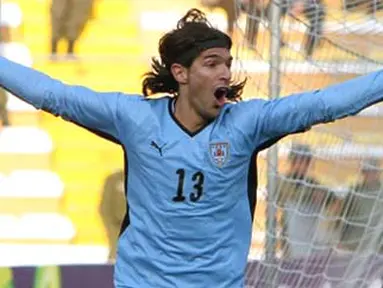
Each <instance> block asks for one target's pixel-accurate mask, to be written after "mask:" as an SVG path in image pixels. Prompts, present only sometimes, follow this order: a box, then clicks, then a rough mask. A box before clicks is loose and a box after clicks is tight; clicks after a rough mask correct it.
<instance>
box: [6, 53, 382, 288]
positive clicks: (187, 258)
mask: <svg viewBox="0 0 383 288" xmlns="http://www.w3.org/2000/svg"><path fill="white" fill-rule="evenodd" d="M0 85H1V86H3V87H4V88H6V89H7V90H10V91H11V92H13V94H15V95H18V96H19V97H20V98H21V99H24V100H25V101H27V102H29V103H31V104H32V105H34V106H35V107H36V108H39V109H43V110H45V111H48V112H50V113H52V114H54V115H58V116H61V117H62V118H64V119H66V120H69V121H71V122H74V123H76V124H78V125H81V126H83V127H86V128H87V129H89V130H92V131H94V132H96V133H99V134H102V135H106V136H107V137H109V138H112V139H114V140H115V141H116V142H118V143H120V144H121V145H122V147H123V148H124V149H125V152H126V153H125V155H126V157H127V159H126V162H127V163H128V167H127V168H128V171H129V173H128V181H127V183H128V187H127V189H128V191H129V193H128V194H129V195H128V202H129V212H128V217H127V219H126V221H125V225H124V227H123V230H122V234H121V237H120V240H119V245H118V257H117V263H116V266H115V286H116V287H118V288H123V287H124V288H125V287H131V288H146V287H151V288H152V287H156V288H157V287H164V288H167V287H179V288H189V287H190V288H199V287H201V288H206V287H214V288H219V287H230V288H234V287H243V286H244V273H245V266H246V263H247V255H248V250H249V247H250V240H251V228H252V215H253V209H254V205H255V199H256V194H255V188H256V185H254V182H255V176H256V175H254V170H253V169H250V167H251V166H252V165H251V163H252V161H251V158H252V156H253V155H256V153H257V152H259V151H260V150H262V149H264V148H266V147H268V146H269V145H270V144H272V143H274V142H275V141H277V140H278V139H280V138H281V137H283V136H286V135H287V134H291V133H297V132H301V131H305V130H307V129H309V128H310V127H311V126H312V125H314V124H317V123H322V122H329V121H333V120H335V119H337V118H342V117H345V116H347V115H351V114H355V113H357V112H358V111H360V110H361V109H363V108H365V107H367V106H369V105H371V104H373V103H376V102H378V101H381V100H382V99H383V74H382V72H376V73H371V74H369V75H366V76H363V77H360V78H357V79H354V80H351V81H348V82H346V83H343V84H340V85H336V86H332V87H330V88H328V89H325V90H321V91H315V92H309V93H303V94H297V95H293V96H290V97H285V98H281V99H278V100H273V101H264V100H251V101H245V102H241V103H238V104H227V105H225V106H224V107H223V108H222V110H221V113H220V114H219V116H218V117H217V118H216V119H215V121H213V122H211V123H210V124H208V125H207V126H206V127H203V129H201V130H200V131H198V132H195V133H193V134H191V133H188V132H187V131H186V129H184V128H183V127H182V125H181V124H180V123H178V122H177V120H176V119H175V118H174V115H173V113H172V105H173V101H174V100H172V98H168V97H165V98H162V99H158V100H146V99H144V98H143V97H140V96H134V95H124V94H123V93H97V92H94V91H92V90H89V89H86V88H84V87H78V86H69V85H65V84H63V83H61V82H59V81H56V80H53V79H51V78H49V77H47V76H45V75H43V74H41V73H39V72H36V71H34V70H31V69H29V68H25V67H23V66H20V65H18V64H15V63H12V62H10V61H8V60H5V59H4V58H0ZM253 168H254V167H253ZM253 177H254V178H253Z"/></svg>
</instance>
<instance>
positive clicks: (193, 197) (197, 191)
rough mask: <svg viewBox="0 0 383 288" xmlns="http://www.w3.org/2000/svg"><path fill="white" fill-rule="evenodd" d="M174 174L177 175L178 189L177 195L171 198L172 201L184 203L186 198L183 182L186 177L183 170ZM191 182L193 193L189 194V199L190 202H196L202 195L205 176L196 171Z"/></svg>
mask: <svg viewBox="0 0 383 288" xmlns="http://www.w3.org/2000/svg"><path fill="white" fill-rule="evenodd" d="M176 173H177V175H178V187H177V194H176V196H174V197H173V201H174V202H184V201H185V200H186V197H185V196H184V182H185V177H186V173H185V169H178V170H177V171H176ZM191 180H192V181H193V183H194V185H193V188H194V191H193V192H191V193H190V194H189V199H190V201H192V202H197V201H198V200H199V199H200V198H201V196H202V194H203V182H204V180H205V176H204V175H203V174H202V172H201V171H198V172H195V173H194V174H193V175H192V176H191Z"/></svg>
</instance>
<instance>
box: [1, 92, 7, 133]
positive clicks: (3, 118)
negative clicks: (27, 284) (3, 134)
mask: <svg viewBox="0 0 383 288" xmlns="http://www.w3.org/2000/svg"><path fill="white" fill-rule="evenodd" d="M7 102H8V95H7V92H6V91H5V90H4V89H3V88H1V87H0V123H1V126H9V118H8V109H7Z"/></svg>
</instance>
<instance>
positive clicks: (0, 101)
mask: <svg viewBox="0 0 383 288" xmlns="http://www.w3.org/2000/svg"><path fill="white" fill-rule="evenodd" d="M10 41H11V32H10V27H9V25H7V24H6V23H2V22H1V21H0V47H1V49H0V55H2V56H4V55H3V54H4V53H3V50H4V49H3V47H4V46H3V45H5V44H6V43H8V42H10ZM7 102H8V95H7V92H6V91H5V90H4V89H3V88H2V87H0V123H1V126H8V125H9V118H8V110H7Z"/></svg>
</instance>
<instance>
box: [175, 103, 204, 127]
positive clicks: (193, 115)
mask: <svg viewBox="0 0 383 288" xmlns="http://www.w3.org/2000/svg"><path fill="white" fill-rule="evenodd" d="M175 101H176V102H175V111H174V117H175V118H176V119H177V120H178V122H180V123H181V124H182V126H184V127H185V128H186V129H187V130H188V131H190V132H195V131H197V130H199V129H200V128H202V127H203V126H205V125H206V124H207V121H206V120H205V119H203V118H202V117H201V115H199V114H198V113H197V111H196V110H195V109H194V108H193V107H192V106H191V105H190V102H189V101H188V99H186V97H179V96H178V98H177V99H176V100H175Z"/></svg>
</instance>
